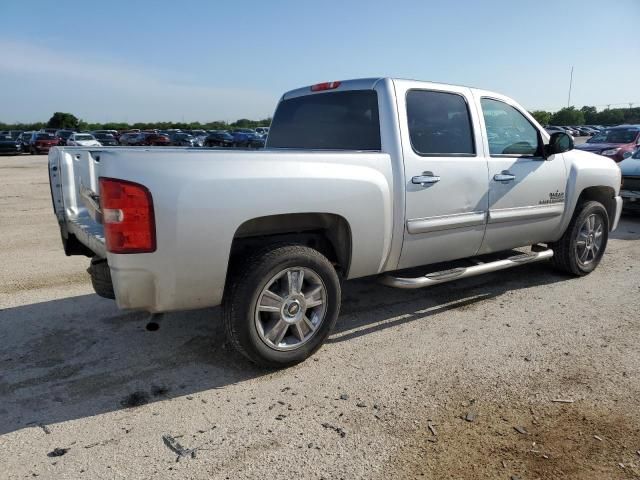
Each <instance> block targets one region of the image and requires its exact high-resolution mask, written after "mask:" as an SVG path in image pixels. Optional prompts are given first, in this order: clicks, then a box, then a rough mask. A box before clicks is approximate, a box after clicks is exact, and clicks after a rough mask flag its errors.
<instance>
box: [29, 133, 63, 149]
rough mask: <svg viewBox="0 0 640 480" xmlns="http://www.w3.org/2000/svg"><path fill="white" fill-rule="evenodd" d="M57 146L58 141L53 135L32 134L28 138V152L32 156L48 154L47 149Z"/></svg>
mask: <svg viewBox="0 0 640 480" xmlns="http://www.w3.org/2000/svg"><path fill="white" fill-rule="evenodd" d="M57 145H58V139H57V138H56V136H55V135H54V134H53V133H44V132H33V133H32V134H31V137H30V138H29V144H28V151H29V152H30V153H31V154H32V155H36V154H39V153H49V149H50V148H51V147H55V146H57Z"/></svg>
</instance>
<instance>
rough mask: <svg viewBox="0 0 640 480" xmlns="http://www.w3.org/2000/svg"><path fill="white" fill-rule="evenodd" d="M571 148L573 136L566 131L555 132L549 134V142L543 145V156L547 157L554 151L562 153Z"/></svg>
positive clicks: (554, 152) (553, 153)
mask: <svg viewBox="0 0 640 480" xmlns="http://www.w3.org/2000/svg"><path fill="white" fill-rule="evenodd" d="M569 150H573V138H571V136H570V135H569V134H567V133H564V132H556V133H552V134H551V138H550V139H549V144H548V145H545V147H544V153H545V158H549V157H550V156H551V155H555V154H556V153H564V152H568V151H569Z"/></svg>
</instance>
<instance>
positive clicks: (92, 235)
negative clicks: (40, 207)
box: [49, 147, 106, 258]
mask: <svg viewBox="0 0 640 480" xmlns="http://www.w3.org/2000/svg"><path fill="white" fill-rule="evenodd" d="M100 153H101V152H100V151H99V150H89V149H84V148H81V147H77V148H74V147H64V148H59V147H56V148H52V149H51V151H50V152H49V182H50V184H51V198H52V200H53V209H54V212H55V214H56V217H57V218H58V224H59V225H60V233H61V234H62V243H63V245H64V247H65V252H66V253H67V255H74V254H80V253H83V252H79V251H78V249H77V248H72V247H71V246H72V245H73V244H74V243H75V242H79V243H80V244H82V245H84V246H85V247H87V248H88V249H89V250H91V252H93V253H94V254H96V255H98V256H100V257H103V258H104V257H105V256H106V250H105V244H104V231H103V227H102V219H101V213H100V203H99V193H100V192H99V183H98V177H99V175H100Z"/></svg>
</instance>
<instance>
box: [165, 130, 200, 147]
mask: <svg viewBox="0 0 640 480" xmlns="http://www.w3.org/2000/svg"><path fill="white" fill-rule="evenodd" d="M171 145H175V146H177V147H197V146H198V142H197V140H196V139H195V137H194V136H193V135H189V134H188V133H177V134H175V135H174V136H173V139H172V141H171Z"/></svg>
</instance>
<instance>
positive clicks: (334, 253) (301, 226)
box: [227, 212, 352, 278]
mask: <svg viewBox="0 0 640 480" xmlns="http://www.w3.org/2000/svg"><path fill="white" fill-rule="evenodd" d="M278 243H280V244H286V243H290V244H300V245H305V246H308V247H310V248H313V249H315V250H318V251H319V252H320V253H322V254H323V255H324V256H325V257H327V258H328V259H329V260H330V261H331V262H332V263H333V264H334V267H335V268H336V271H337V272H338V274H339V275H340V276H341V277H342V278H347V276H348V273H349V268H350V265H351V252H352V234H351V227H350V225H349V222H348V221H347V220H346V219H345V218H344V217H342V216H340V215H336V214H333V213H321V212H308V213H288V214H277V215H266V216H262V217H256V218H252V219H250V220H247V221H245V222H244V223H242V224H241V225H240V226H239V227H238V228H237V230H236V231H235V233H234V235H233V241H232V244H231V254H230V256H229V264H230V265H229V268H228V269H227V272H229V271H231V264H232V263H234V261H236V260H238V259H241V258H243V257H244V256H245V255H247V254H249V253H250V252H253V251H255V250H256V249H259V248H264V247H265V246H268V245H273V244H278Z"/></svg>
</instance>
